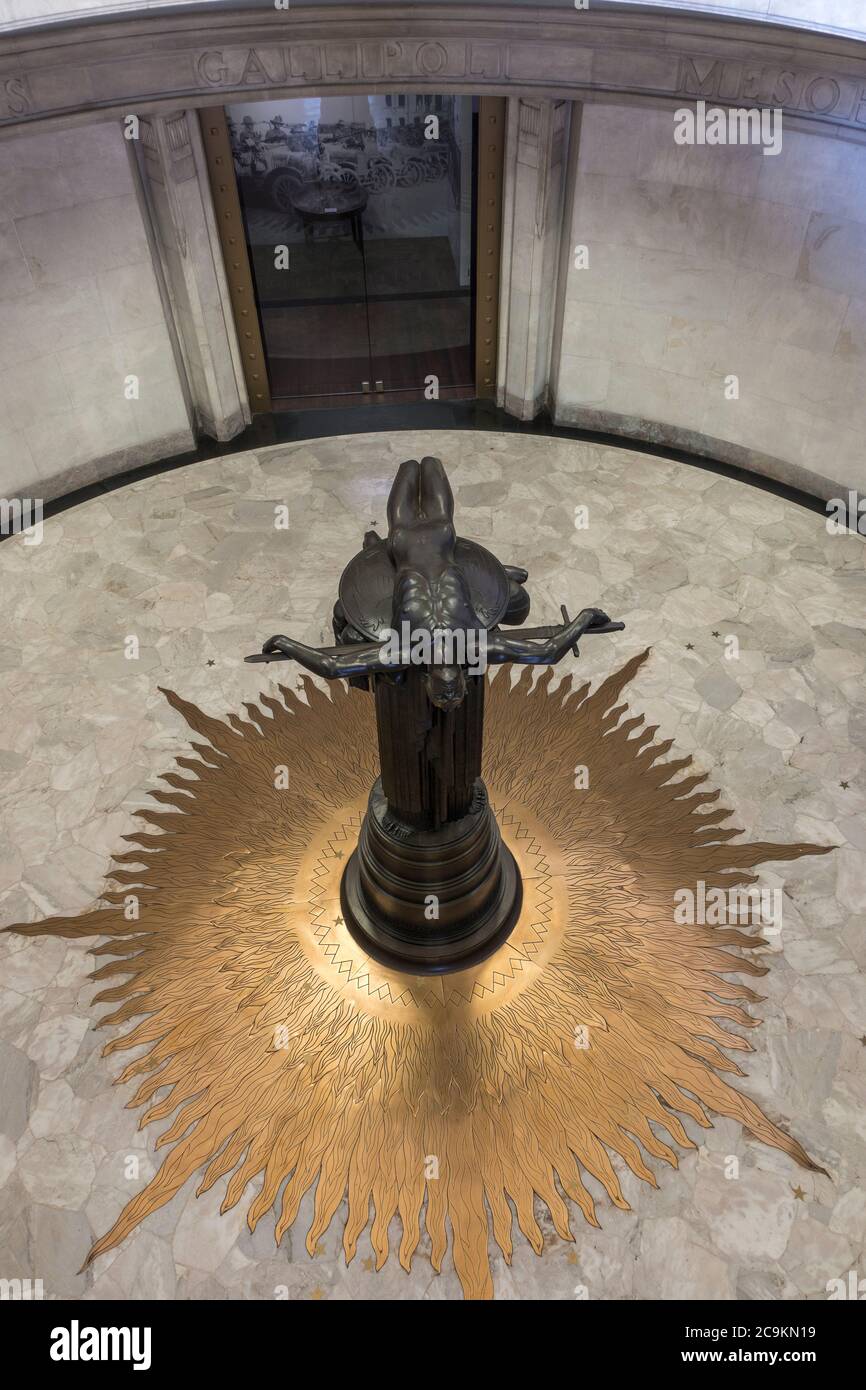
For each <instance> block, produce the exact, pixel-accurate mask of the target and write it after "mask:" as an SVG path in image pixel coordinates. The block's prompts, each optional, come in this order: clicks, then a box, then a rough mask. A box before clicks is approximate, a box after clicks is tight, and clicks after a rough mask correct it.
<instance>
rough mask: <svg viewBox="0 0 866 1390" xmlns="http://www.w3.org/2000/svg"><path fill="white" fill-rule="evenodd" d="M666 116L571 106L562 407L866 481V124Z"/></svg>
mask: <svg viewBox="0 0 866 1390" xmlns="http://www.w3.org/2000/svg"><path fill="white" fill-rule="evenodd" d="M673 131H674V112H673V108H671V109H669V110H661V109H659V108H658V107H654V108H652V109H647V108H646V107H645V106H640V105H620V104H607V103H603V102H597V103H596V102H594V103H587V104H586V105H585V106H584V108H583V112H582V118H581V121H580V131H579V148H578V149H577V151H576V171H575V176H574V181H573V198H572V203H571V208H570V221H569V227H570V234H569V248H570V251H571V252H572V253H573V252H574V250H575V248H577V247H579V246H584V247H585V248H586V250H585V253H584V255H583V256H580V255H574V254H572V255H571V256H570V258H569V261H568V266H567V273H566V283H565V286H564V289H563V291H562V293H563V300H564V303H563V310H562V323H561V338H560V349H559V357H558V361H557V362H555V363H554V382H555V387H554V393H555V400H556V418H557V420H558V421H559V422H561V423H577V424H580V425H583V426H589V427H591V428H595V429H605V430H613V431H615V432H621V433H624V434H627V435H631V436H637V437H639V438H644V439H646V438H649V439H653V440H655V441H657V442H660V443H666V444H671V445H676V446H678V447H681V448H686V449H690V450H693V451H695V452H697V453H706V454H709V455H710V456H712V457H715V458H719V459H722V460H723V461H726V462H729V463H733V464H737V465H739V466H742V467H745V468H749V469H753V470H755V471H757V472H759V473H763V474H767V475H770V476H772V477H776V478H779V479H781V480H782V481H785V482H788V483H791V484H793V485H794V486H798V487H801V488H804V489H805V490H806V491H809V492H812V493H813V494H816V495H818V496H824V497H833V496H838V495H839V492H840V489H847V488H855V489H859V490H860V491H866V451H864V445H863V441H864V437H866V390H864V388H866V140H864V138H863V137H861V136H855V135H853V134H850V135H846V138H844V139H832V138H830V139H828V138H827V135H826V132H824V131H821V130H819V129H817V128H815V127H814V126H813V127H810V126H808V125H806V124H805V123H800V124H799V125H797V124H795V123H789V124H788V125H787V126H785V127H784V129H783V139H782V147H781V150H780V152H779V153H778V154H777V155H771V156H765V155H764V154H763V151H762V149H761V148H760V147H759V146H754V145H751V146H749V145H746V146H737V145H735V146H727V147H725V146H719V147H707V146H704V147H696V146H688V145H677V144H676V143H675V142H674V138H673ZM567 215H568V214H567Z"/></svg>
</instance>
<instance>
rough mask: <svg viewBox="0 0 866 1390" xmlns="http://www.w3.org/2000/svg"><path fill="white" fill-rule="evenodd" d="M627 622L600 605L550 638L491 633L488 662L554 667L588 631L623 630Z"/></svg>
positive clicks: (585, 612) (584, 611) (585, 610)
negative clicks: (619, 619)
mask: <svg viewBox="0 0 866 1390" xmlns="http://www.w3.org/2000/svg"><path fill="white" fill-rule="evenodd" d="M624 627H625V623H614V622H611V620H610V618H609V617H608V616H607V614H606V613H605V612H603V611H602V609H601V608H584V609H583V611H582V612H580V613H578V615H577V617H576V618H574V619H572V621H571V622H570V623H565V624H564V625H563V626H562V627H561V628H559V629H558V630H557V631H555V632H554V633H552V634H551V636H550V637H545V638H542V639H541V640H540V641H539V640H537V639H532V638H526V637H520V636H519V634H515V635H514V636H513V637H512V636H509V635H507V634H506V633H504V632H492V633H491V634H490V636H489V637H488V639H487V660H488V662H491V663H495V662H503V661H519V662H522V663H523V664H525V665H529V666H552V665H554V664H555V663H556V662H557V661H561V660H562V658H563V657H564V656H565V654H566V652H567V651H569V650H570V649H571V648H573V647H574V646H575V643H576V642H577V639H578V638H579V637H582V636H583V634H584V633H585V632H622V630H623V628H624Z"/></svg>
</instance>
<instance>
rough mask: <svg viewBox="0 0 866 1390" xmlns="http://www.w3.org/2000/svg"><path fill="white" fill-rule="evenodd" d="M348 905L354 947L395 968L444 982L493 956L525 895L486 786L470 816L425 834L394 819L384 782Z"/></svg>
mask: <svg viewBox="0 0 866 1390" xmlns="http://www.w3.org/2000/svg"><path fill="white" fill-rule="evenodd" d="M340 901H341V905H342V910H343V915H344V917H345V919H346V924H347V926H348V927H349V930H350V931H351V933H352V936H353V937H354V938H355V940H356V941H357V942H358V943H359V945H361V946H362V947H363V948H364V950H365V951H367V952H368V954H369V955H371V956H372V957H373V959H374V960H376V961H378V962H379V963H380V964H382V965H387V966H389V967H391V968H392V969H395V970H405V971H407V972H410V973H412V974H415V975H418V974H445V973H447V972H448V971H452V970H464V969H466V968H467V967H468V966H471V965H475V964H477V963H478V962H479V961H482V960H484V959H485V958H486V957H487V956H489V955H491V954H492V953H493V952H494V951H495V950H496V949H497V947H499V946H501V945H502V943H503V942H504V941H505V940H506V939H507V938H508V936H509V934H510V932H511V930H512V928H513V926H514V924H515V922H516V921H517V918H518V916H519V914H520V908H521V904H522V901H523V888H522V883H521V879H520V872H519V870H518V868H517V865H516V863H515V861H514V857H513V855H512V854H511V852H510V850H509V849H508V848H507V847H506V846H505V845H504V844H503V842H502V838H501V836H500V834H499V826H498V825H497V823H496V818H495V816H494V815H493V812H492V810H491V808H490V802H489V800H488V797H487V790H486V788H485V786H484V783H483V782H482V781H481V780H480V779H479V780H478V781H477V782H476V784H475V794H474V796H473V801H472V806H471V809H470V811H469V813H468V815H465V816H463V817H462V818H461V819H460V820H456V821H452V822H449V823H448V824H446V825H444V826H442V827H441V828H440V829H438V830H420V829H418V828H416V827H414V826H411V825H408V824H407V823H406V822H405V821H401V820H399V819H398V818H396V817H395V816H394V815H393V814H392V813H391V812H390V811H389V809H388V803H387V800H386V797H385V794H384V792H383V790H382V783H381V780H377V781H376V782H375V783H374V785H373V789H372V791H371V792H370V801H369V805H368V807H367V814H366V816H365V817H364V823H363V826H362V828H361V834H360V836H359V839H358V848H357V849H356V850H355V852H354V854H353V855H352V856H351V858H350V860H349V862H348V864H347V865H346V870H345V873H344V874H343V879H342V883H341V885H340Z"/></svg>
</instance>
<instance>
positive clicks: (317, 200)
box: [292, 179, 367, 255]
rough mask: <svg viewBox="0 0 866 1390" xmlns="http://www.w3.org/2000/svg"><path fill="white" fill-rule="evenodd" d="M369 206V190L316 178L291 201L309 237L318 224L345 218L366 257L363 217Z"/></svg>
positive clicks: (356, 184)
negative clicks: (367, 191)
mask: <svg viewBox="0 0 866 1390" xmlns="http://www.w3.org/2000/svg"><path fill="white" fill-rule="evenodd" d="M366 206H367V193H366V190H365V189H363V188H362V187H361V185H360V184H358V183H326V182H325V181H324V180H323V179H313V180H312V181H311V182H310V183H305V184H304V185H303V186H302V187H301V188H300V189H299V190H298V192H297V193H296V194H295V195H294V197H293V198H292V207H293V208H294V209H295V211H296V212H297V213H298V215H299V217H300V219H301V221H302V222H303V224H304V235H305V236H306V235H308V234H309V233H310V232H311V231H312V229H313V227H314V226H316V224H317V223H323V222H324V223H328V222H338V221H341V220H343V219H345V220H346V221H347V222H348V223H349V225H350V227H351V229H352V240H353V241H354V243H355V245H356V246H357V248H358V250H359V251H360V252H361V254H362V255H363V251H364V226H363V220H362V219H363V214H364V209H365V207H366Z"/></svg>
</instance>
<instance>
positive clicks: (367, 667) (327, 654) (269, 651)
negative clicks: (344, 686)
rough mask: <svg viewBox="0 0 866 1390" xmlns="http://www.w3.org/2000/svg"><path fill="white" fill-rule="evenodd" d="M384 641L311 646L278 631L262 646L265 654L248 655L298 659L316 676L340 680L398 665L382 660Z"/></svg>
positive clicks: (268, 659)
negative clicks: (337, 645) (341, 677)
mask: <svg viewBox="0 0 866 1390" xmlns="http://www.w3.org/2000/svg"><path fill="white" fill-rule="evenodd" d="M381 649H382V647H381V643H380V642H357V643H354V644H353V645H350V646H347V647H332V648H330V649H328V648H327V647H321V648H319V647H308V646H307V645H306V643H304V642H296V641H295V639H294V638H293V637H283V636H282V635H281V634H279V633H278V634H277V635H276V636H275V637H271V638H269V639H268V641H267V642H266V643H265V645H264V646H263V647H262V654H261V656H248V657H247V658H246V660H247V661H280V660H285V661H297V662H298V664H299V665H300V666H305V667H306V669H307V670H308V671H312V673H313V675H314V676H324V678H325V680H329V681H332V680H337V679H339V677H340V676H366V675H369V674H370V673H371V672H373V671H390V670H393V669H394V668H393V667H392V666H388V665H387V664H386V663H385V662H383V661H382V659H381V656H380V652H381Z"/></svg>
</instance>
